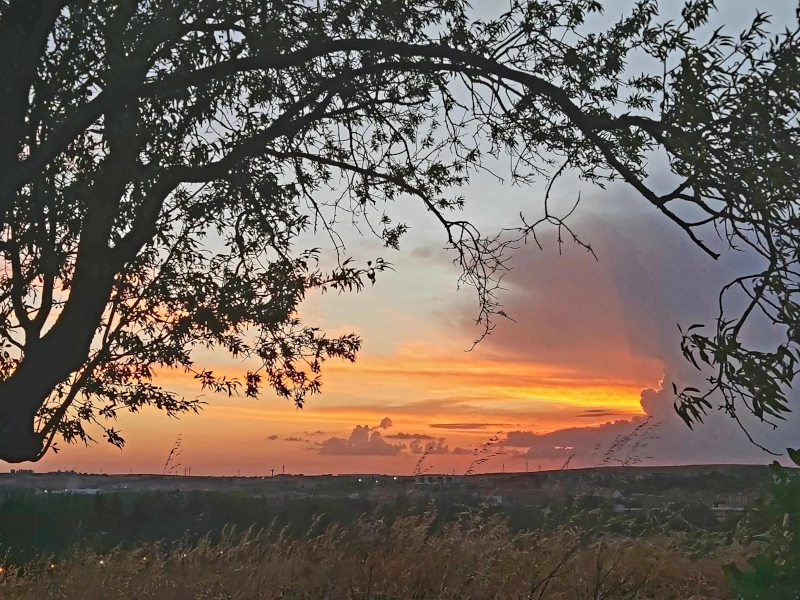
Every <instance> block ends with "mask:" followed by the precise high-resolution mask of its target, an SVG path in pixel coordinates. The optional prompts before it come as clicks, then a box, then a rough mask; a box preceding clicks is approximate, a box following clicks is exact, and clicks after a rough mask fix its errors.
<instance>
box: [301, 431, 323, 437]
mask: <svg viewBox="0 0 800 600" xmlns="http://www.w3.org/2000/svg"><path fill="white" fill-rule="evenodd" d="M303 433H304V434H306V435H307V436H309V437H316V436H319V435H327V433H326V432H324V431H319V430H317V431H304V432H303Z"/></svg>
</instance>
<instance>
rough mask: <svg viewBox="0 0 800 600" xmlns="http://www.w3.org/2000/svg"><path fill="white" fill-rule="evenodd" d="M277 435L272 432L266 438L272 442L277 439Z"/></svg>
mask: <svg viewBox="0 0 800 600" xmlns="http://www.w3.org/2000/svg"><path fill="white" fill-rule="evenodd" d="M278 437H279V436H277V435H275V434H274V433H273V434H272V435H271V436H269V437H268V438H267V439H268V440H270V441H271V442H274V441H275V440H277V439H278Z"/></svg>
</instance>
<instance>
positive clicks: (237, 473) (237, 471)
mask: <svg viewBox="0 0 800 600" xmlns="http://www.w3.org/2000/svg"><path fill="white" fill-rule="evenodd" d="M241 474H242V470H241V469H236V476H237V477H239V476H240V475H241Z"/></svg>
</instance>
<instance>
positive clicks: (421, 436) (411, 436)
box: [383, 432, 436, 440]
mask: <svg viewBox="0 0 800 600" xmlns="http://www.w3.org/2000/svg"><path fill="white" fill-rule="evenodd" d="M383 437H385V438H387V439H392V440H435V439H436V438H435V437H433V436H432V435H428V434H427V433H402V432H401V433H391V434H389V435H385V436H383Z"/></svg>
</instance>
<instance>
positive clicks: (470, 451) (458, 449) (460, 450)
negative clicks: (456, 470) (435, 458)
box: [453, 446, 475, 454]
mask: <svg viewBox="0 0 800 600" xmlns="http://www.w3.org/2000/svg"><path fill="white" fill-rule="evenodd" d="M453 454H475V449H474V448H461V447H460V446H459V447H456V448H453Z"/></svg>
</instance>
